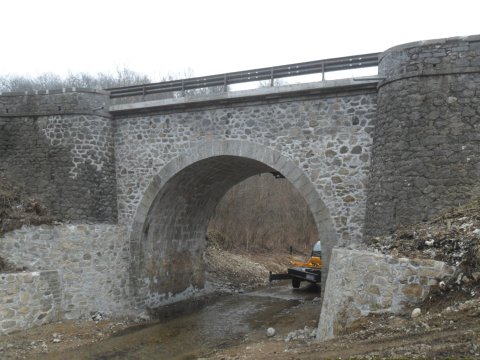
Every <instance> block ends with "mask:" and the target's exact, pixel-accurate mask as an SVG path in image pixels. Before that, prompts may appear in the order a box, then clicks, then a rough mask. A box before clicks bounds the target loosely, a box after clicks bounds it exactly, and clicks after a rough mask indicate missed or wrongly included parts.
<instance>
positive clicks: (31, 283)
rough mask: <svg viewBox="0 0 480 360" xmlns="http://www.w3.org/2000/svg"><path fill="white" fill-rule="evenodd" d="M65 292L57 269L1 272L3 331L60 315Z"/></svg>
mask: <svg viewBox="0 0 480 360" xmlns="http://www.w3.org/2000/svg"><path fill="white" fill-rule="evenodd" d="M62 296H63V293H62V291H61V285H60V281H59V278H58V272H57V271H55V270H52V271H39V272H29V273H18V274H0V334H1V333H6V334H8V333H11V332H14V331H18V330H23V329H27V328H29V327H32V326H38V325H42V324H46V323H48V322H50V321H52V320H54V319H58V318H61V316H62V315H63V312H62V310H63V309H62V300H63V299H62Z"/></svg>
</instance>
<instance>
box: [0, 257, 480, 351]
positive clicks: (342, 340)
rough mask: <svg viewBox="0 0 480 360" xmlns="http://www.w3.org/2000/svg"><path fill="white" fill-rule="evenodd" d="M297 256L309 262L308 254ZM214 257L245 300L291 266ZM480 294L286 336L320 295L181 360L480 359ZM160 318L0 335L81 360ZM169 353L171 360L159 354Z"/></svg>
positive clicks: (314, 309)
mask: <svg viewBox="0 0 480 360" xmlns="http://www.w3.org/2000/svg"><path fill="white" fill-rule="evenodd" d="M297 258H298V259H299V260H300V259H302V257H301V256H299V257H297ZM207 260H208V262H209V271H208V279H209V283H210V285H209V286H211V289H214V290H215V291H218V293H219V294H221V296H224V297H225V296H227V297H235V296H237V297H238V296H244V294H243V292H248V291H251V289H252V288H257V289H259V288H260V289H261V286H264V285H259V283H258V281H257V280H260V282H263V281H265V276H266V275H267V274H268V270H269V269H272V270H276V269H280V268H282V267H283V266H284V264H285V263H288V260H289V255H288V254H274V255H272V254H270V255H267V254H263V255H259V254H256V255H254V256H253V257H251V258H249V257H247V256H245V255H240V254H231V253H229V252H225V251H220V250H218V249H215V248H209V249H208V252H207ZM262 260H263V261H264V263H265V264H267V265H266V266H265V265H263V263H262ZM226 264H228V266H227V265H226ZM252 264H253V265H255V266H252ZM252 268H253V269H254V270H253V271H252V270H251V269H252ZM220 274H221V275H220ZM252 279H253V280H252ZM479 294H480V288H478V286H476V285H472V286H470V287H469V291H468V292H462V291H453V290H449V291H447V292H446V293H441V294H440V295H438V294H437V295H434V296H432V298H431V299H429V300H428V301H426V302H425V303H423V304H420V306H419V307H420V308H421V310H422V315H421V316H420V317H418V318H414V319H412V318H411V316H410V315H411V311H412V309H411V308H410V309H406V310H405V312H404V313H403V314H397V315H393V314H383V315H373V316H367V317H362V318H360V319H358V320H357V321H356V322H355V323H353V324H351V325H350V326H348V327H347V329H345V331H344V334H341V335H340V336H338V337H336V338H335V339H331V340H328V341H325V342H322V343H317V342H316V341H315V339H312V338H310V337H306V338H301V336H300V339H294V340H290V341H285V338H286V337H287V336H288V335H289V334H292V331H296V330H299V329H304V328H305V326H307V327H311V328H314V327H316V326H317V325H318V323H317V322H318V320H319V315H320V307H321V302H320V301H318V299H315V301H303V302H301V303H300V304H298V305H296V306H294V307H290V308H288V309H285V310H283V311H281V312H280V313H274V312H272V314H271V315H269V316H267V317H266V318H265V321H264V322H263V323H261V324H257V326H256V328H255V329H254V330H253V331H252V332H251V333H250V334H248V336H247V337H245V338H241V339H240V338H238V339H236V340H233V341H231V342H229V343H228V346H226V347H225V346H224V347H221V348H218V349H208V350H205V349H202V350H201V351H200V350H199V351H198V352H193V353H191V354H189V355H184V356H181V357H178V359H184V360H186V359H197V358H200V359H201V358H203V359H259V360H260V359H334V358H335V359H339V358H342V359H347V358H357V359H359V358H371V359H379V358H401V359H414V358H415V359H424V358H429V359H434V358H435V359H447V358H448V359H473V358H480V321H479V320H480V297H479ZM156 322H157V320H146V319H142V318H138V317H121V318H106V319H101V320H100V321H98V322H95V321H92V319H87V320H70V321H61V322H57V323H52V324H48V325H45V326H41V327H37V328H33V329H28V330H25V331H22V332H18V333H14V334H10V335H3V336H0V348H1V350H0V359H33V358H39V359H62V358H65V356H68V357H70V356H71V351H72V350H75V349H77V350H78V352H76V353H77V355H78V354H85V357H83V356H82V355H78V357H76V358H79V359H82V358H85V359H107V357H105V358H104V357H95V355H87V354H89V353H88V351H87V352H84V351H85V349H89V346H91V345H92V344H95V343H98V342H104V343H105V346H106V347H107V348H111V351H112V352H113V353H115V354H122V353H123V352H122V347H123V346H125V347H127V344H126V342H125V341H123V340H122V337H121V336H119V335H122V334H127V333H129V332H131V331H136V329H138V328H139V326H140V327H144V326H149V325H150V324H155V323H156ZM269 327H273V328H274V329H275V330H276V335H275V336H273V337H268V336H267V334H266V331H267V329H268V328H269ZM185 332H188V329H185ZM297 332H298V331H297ZM148 334H149V332H148V331H147V330H144V332H143V333H142V332H139V335H138V336H137V337H134V338H133V339H132V338H130V339H129V344H128V348H129V349H132V347H133V348H135V347H137V346H138V348H140V347H142V346H146V345H148V344H149V342H153V341H156V342H158V341H162V339H160V340H159V339H157V338H156V337H155V339H154V338H152V339H150V338H149V335H148ZM293 334H295V333H293ZM297 335H298V334H297ZM152 336H153V335H152ZM162 336H164V337H165V339H167V338H169V337H170V336H180V334H170V333H166V334H163V335H162ZM108 339H110V340H108ZM107 340H108V341H107ZM132 341H133V344H132ZM135 341H137V342H138V343H137V344H136V343H135ZM107 343H108V345H107ZM125 351H127V349H125ZM119 356H120V355H119ZM110 358H112V359H117V358H118V359H121V358H122V359H125V358H128V357H108V359H110ZM167 358H171V357H162V356H161V355H159V357H158V359H167Z"/></svg>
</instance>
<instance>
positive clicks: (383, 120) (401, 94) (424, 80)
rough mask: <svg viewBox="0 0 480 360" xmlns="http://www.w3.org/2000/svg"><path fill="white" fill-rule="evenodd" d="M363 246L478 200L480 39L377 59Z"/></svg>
mask: <svg viewBox="0 0 480 360" xmlns="http://www.w3.org/2000/svg"><path fill="white" fill-rule="evenodd" d="M379 72H380V74H381V75H385V76H387V78H386V79H385V80H384V81H383V82H381V83H380V84H379V89H378V112H377V124H376V126H375V135H374V143H373V148H372V168H371V172H370V177H369V188H368V201H367V209H366V220H365V241H369V240H370V239H371V237H372V236H377V235H384V234H389V233H391V232H393V231H394V230H396V229H397V228H398V227H399V226H400V225H402V224H407V223H411V222H415V221H419V220H421V219H423V218H427V217H430V216H433V215H435V214H437V213H438V212H439V211H441V210H444V209H447V208H449V207H453V206H458V205H460V204H464V203H466V202H468V201H471V200H473V199H475V198H478V196H479V195H480V182H479V180H478V179H479V177H480V146H479V145H480V110H479V109H480V107H479V106H480V36H470V37H456V38H449V39H438V40H430V41H422V42H416V43H410V44H405V45H400V46H397V47H394V48H392V49H389V50H387V51H385V52H384V53H383V54H382V55H381V56H380V65H379Z"/></svg>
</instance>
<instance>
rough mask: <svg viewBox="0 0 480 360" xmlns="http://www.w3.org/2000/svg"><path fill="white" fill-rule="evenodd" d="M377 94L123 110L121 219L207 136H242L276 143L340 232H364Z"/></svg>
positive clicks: (355, 235) (349, 236) (347, 235)
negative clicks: (314, 189)
mask: <svg viewBox="0 0 480 360" xmlns="http://www.w3.org/2000/svg"><path fill="white" fill-rule="evenodd" d="M375 111H376V96H375V94H359V95H345V96H343V97H327V98H323V99H316V100H298V99H295V101H282V102H278V100H277V102H275V103H265V102H263V103H260V104H245V105H238V106H231V107H222V108H218V107H217V108H212V109H199V110H195V111H171V112H164V113H160V112H159V113H158V114H151V115H148V116H131V117H127V118H122V116H121V114H118V115H116V122H117V132H116V135H115V144H116V147H115V149H116V159H117V181H118V204H119V221H120V223H122V224H126V225H130V224H131V222H132V219H133V217H134V215H135V213H136V211H137V207H138V204H139V202H140V200H141V198H142V196H143V193H144V192H145V190H146V189H147V187H148V186H149V184H150V182H151V180H152V178H153V176H154V175H155V174H157V173H158V172H159V171H160V169H161V168H162V167H163V166H165V165H166V164H167V163H168V162H169V161H171V160H172V159H174V158H175V157H177V156H179V155H180V154H181V153H187V154H188V153H189V152H191V151H194V150H195V148H197V147H198V146H200V145H201V144H202V143H204V142H206V141H211V140H228V139H234V140H243V141H248V142H251V143H252V144H260V145H264V146H267V147H271V148H273V149H275V150H277V151H280V152H281V154H282V155H284V156H286V157H287V158H289V159H291V160H292V161H293V162H294V163H295V164H296V165H297V166H298V167H299V168H300V169H302V171H304V172H305V173H306V174H307V176H308V177H309V178H310V179H311V181H312V183H314V184H315V186H316V187H317V189H318V192H319V194H320V196H321V197H322V199H323V200H324V201H325V203H326V205H327V207H328V209H329V211H330V214H331V216H332V219H333V221H334V226H335V228H336V230H337V233H338V234H339V235H338V238H339V239H343V241H346V242H350V241H358V240H359V239H361V236H362V227H363V217H364V208H365V203H366V194H365V191H366V179H367V175H368V172H369V163H370V145H371V141H372V139H371V136H372V133H373V127H374V125H375Z"/></svg>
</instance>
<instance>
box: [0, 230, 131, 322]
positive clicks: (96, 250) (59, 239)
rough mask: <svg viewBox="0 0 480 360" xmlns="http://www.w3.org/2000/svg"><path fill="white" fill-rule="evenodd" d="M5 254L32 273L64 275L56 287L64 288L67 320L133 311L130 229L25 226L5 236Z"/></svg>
mask: <svg viewBox="0 0 480 360" xmlns="http://www.w3.org/2000/svg"><path fill="white" fill-rule="evenodd" d="M19 249H21V250H19ZM0 253H1V254H2V256H3V257H4V258H6V259H7V260H10V261H12V262H13V263H15V264H16V265H17V266H19V267H22V266H26V267H27V268H28V270H29V271H38V272H40V274H47V273H51V272H52V271H54V272H55V274H56V273H58V281H57V285H55V286H58V287H59V288H60V292H61V294H62V296H61V299H62V302H61V303H56V305H57V310H58V311H59V312H60V315H61V316H62V317H65V318H67V319H77V318H79V317H83V316H88V315H89V314H90V312H91V311H100V312H102V313H107V314H112V313H115V314H119V313H125V312H126V311H127V310H130V307H129V277H128V266H129V260H130V254H129V244H128V240H127V239H126V229H125V228H124V227H121V226H117V225H58V226H49V225H42V226H40V227H35V226H30V227H25V226H24V227H23V228H21V229H19V230H15V231H12V232H9V233H6V234H5V235H4V237H3V238H2V239H1V241H0ZM21 275H22V274H18V275H17V276H21ZM6 276H7V277H8V276H10V275H6ZM12 276H13V275H12ZM42 276H43V275H42ZM50 283H51V282H50ZM2 286H3V285H2ZM50 291H52V293H53V292H54V291H53V289H50ZM0 293H1V290H0ZM55 293H58V291H57V290H55ZM0 299H2V300H3V299H4V298H1V297H0ZM56 299H57V298H56ZM17 305H18V306H20V305H19V303H18V304H17Z"/></svg>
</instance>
